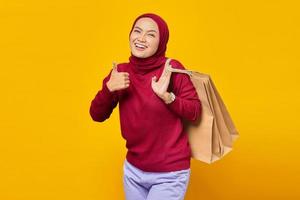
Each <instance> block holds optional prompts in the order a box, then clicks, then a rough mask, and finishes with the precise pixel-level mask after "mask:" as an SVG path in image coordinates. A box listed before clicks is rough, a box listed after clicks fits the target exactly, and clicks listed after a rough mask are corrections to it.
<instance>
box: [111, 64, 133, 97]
mask: <svg viewBox="0 0 300 200" xmlns="http://www.w3.org/2000/svg"><path fill="white" fill-rule="evenodd" d="M129 84H130V80H129V73H128V72H118V68H117V64H116V63H115V62H113V69H112V72H111V75H110V78H109V80H108V81H107V83H106V85H107V87H108V89H109V90H110V91H111V92H113V91H117V90H123V89H126V88H128V87H129Z"/></svg>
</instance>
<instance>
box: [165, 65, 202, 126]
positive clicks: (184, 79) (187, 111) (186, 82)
mask: <svg viewBox="0 0 300 200" xmlns="http://www.w3.org/2000/svg"><path fill="white" fill-rule="evenodd" d="M170 64H171V65H172V67H173V68H178V69H185V68H184V67H183V65H182V64H181V63H180V62H179V61H177V60H174V61H173V63H172V61H171V63H170ZM171 78H173V79H172V81H171V82H172V87H171V88H172V92H173V93H174V94H175V96H176V98H175V100H174V101H173V102H171V103H170V104H166V105H167V107H168V108H169V109H170V110H171V111H173V112H174V113H175V114H177V115H178V116H179V117H181V118H184V119H186V120H189V121H196V120H197V119H198V117H199V116H200V114H201V111H202V106H201V101H200V99H199V97H198V94H197V92H196V89H195V87H194V85H193V83H192V81H191V80H190V77H189V75H187V74H183V73H176V72H175V73H174V72H172V76H171Z"/></svg>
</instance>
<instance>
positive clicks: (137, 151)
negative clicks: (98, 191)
mask: <svg viewBox="0 0 300 200" xmlns="http://www.w3.org/2000/svg"><path fill="white" fill-rule="evenodd" d="M168 39H169V30H168V26H167V24H166V23H165V21H164V20H163V19H162V18H161V17H160V16H158V15H156V14H153V13H145V14H143V15H140V16H139V17H137V19H136V20H135V21H134V23H133V25H132V28H131V31H130V34H129V43H130V49H131V56H130V57H129V62H128V63H121V64H118V66H114V67H113V69H112V70H111V71H110V73H109V74H108V75H107V76H106V77H105V78H104V80H103V84H102V90H100V91H99V92H98V93H97V94H96V96H95V98H94V99H93V101H92V102H91V106H90V115H91V117H92V118H93V120H94V121H98V122H103V121H104V120H106V119H107V118H109V116H110V115H111V113H112V111H113V109H114V108H115V107H116V105H117V104H118V103H119V113H120V125H121V133H122V137H123V138H124V139H125V140H126V148H127V149H128V151H127V154H126V159H125V161H124V168H123V170H124V176H123V181H124V182H123V183H124V189H125V195H126V199H127V200H144V199H147V200H160V199H161V200H179V199H184V196H185V193H186V189H187V186H188V183H189V178H190V173H191V170H190V158H191V150H190V146H189V143H188V135H187V133H186V132H184V130H183V123H182V120H183V119H186V120H190V121H196V120H197V118H198V117H199V116H200V112H201V102H200V100H199V98H198V95H197V93H196V90H195V88H194V86H193V84H192V82H191V80H190V79H189V77H188V75H186V74H180V73H173V74H172V73H171V72H169V71H168V70H164V66H165V64H166V65H168V63H166V60H167V58H166V57H165V52H166V49H167V42H168ZM170 64H171V66H172V67H173V68H178V69H185V68H184V66H183V65H182V64H181V63H180V62H179V61H177V60H175V59H172V60H171V62H170Z"/></svg>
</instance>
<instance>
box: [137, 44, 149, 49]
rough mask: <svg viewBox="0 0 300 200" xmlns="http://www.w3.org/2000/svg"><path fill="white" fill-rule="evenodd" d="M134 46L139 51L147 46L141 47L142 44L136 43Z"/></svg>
mask: <svg viewBox="0 0 300 200" xmlns="http://www.w3.org/2000/svg"><path fill="white" fill-rule="evenodd" d="M135 46H136V47H137V48H139V49H146V48H147V46H145V45H142V44H138V43H135Z"/></svg>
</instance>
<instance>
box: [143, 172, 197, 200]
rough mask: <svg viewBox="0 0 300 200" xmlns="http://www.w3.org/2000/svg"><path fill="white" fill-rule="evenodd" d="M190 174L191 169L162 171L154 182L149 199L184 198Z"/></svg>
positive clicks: (172, 199)
mask: <svg viewBox="0 0 300 200" xmlns="http://www.w3.org/2000/svg"><path fill="white" fill-rule="evenodd" d="M190 174H191V169H187V170H180V171H174V172H170V173H162V174H161V175H160V176H159V177H156V179H155V182H154V183H153V184H152V187H151V189H150V190H149V193H148V196H147V200H166V199H167V200H183V199H184V197H185V193H186V190H187V187H188V184H189V179H190Z"/></svg>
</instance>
